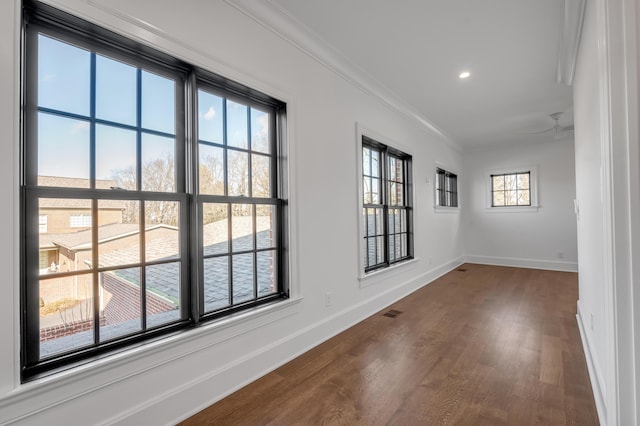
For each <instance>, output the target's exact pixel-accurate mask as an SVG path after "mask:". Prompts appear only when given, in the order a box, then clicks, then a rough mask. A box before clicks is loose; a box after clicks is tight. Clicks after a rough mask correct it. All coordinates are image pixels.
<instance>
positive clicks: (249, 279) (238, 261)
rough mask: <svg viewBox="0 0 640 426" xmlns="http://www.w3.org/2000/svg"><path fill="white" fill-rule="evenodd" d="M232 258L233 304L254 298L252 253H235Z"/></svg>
mask: <svg viewBox="0 0 640 426" xmlns="http://www.w3.org/2000/svg"><path fill="white" fill-rule="evenodd" d="M232 259H233V304H234V305H237V304H238V303H242V302H246V301H247V300H251V299H253V298H254V292H253V253H246V254H237V255H234V256H232Z"/></svg>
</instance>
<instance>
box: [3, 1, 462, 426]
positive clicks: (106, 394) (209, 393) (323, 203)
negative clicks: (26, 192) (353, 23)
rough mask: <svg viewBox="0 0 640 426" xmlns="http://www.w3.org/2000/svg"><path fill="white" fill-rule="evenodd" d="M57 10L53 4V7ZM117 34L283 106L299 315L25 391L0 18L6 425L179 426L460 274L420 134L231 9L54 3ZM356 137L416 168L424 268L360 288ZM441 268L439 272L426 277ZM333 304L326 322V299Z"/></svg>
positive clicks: (264, 314) (254, 318) (442, 148)
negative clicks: (374, 138) (384, 143)
mask: <svg viewBox="0 0 640 426" xmlns="http://www.w3.org/2000/svg"><path fill="white" fill-rule="evenodd" d="M51 1H52V2H54V1H53V0H51ZM54 3H55V4H57V5H59V6H60V7H62V8H64V9H67V10H70V11H73V12H74V13H76V14H78V15H80V16H82V17H85V18H87V19H89V20H91V21H94V22H96V23H99V24H101V25H103V26H106V27H108V28H110V29H112V30H115V31H117V32H119V33H121V34H125V35H127V36H130V37H134V38H139V39H142V40H143V41H144V42H145V43H149V44H152V45H154V46H156V47H158V48H160V49H161V50H163V51H166V52H169V53H171V54H174V55H176V56H179V57H181V58H183V59H185V60H187V61H189V62H191V63H194V64H197V65H200V66H203V67H204V68H207V69H209V70H211V71H214V72H217V73H219V74H222V75H224V76H226V77H229V78H232V79H235V80H237V81H240V82H242V83H245V84H247V85H249V86H251V87H255V88H257V89H259V90H262V91H264V92H267V93H269V94H271V95H273V96H275V97H278V98H280V99H282V100H284V101H286V102H287V104H288V112H289V123H288V124H289V144H290V170H289V173H290V176H289V178H290V182H291V194H290V206H291V213H292V214H291V224H290V225H291V242H290V248H291V250H290V252H291V263H292V282H291V285H292V293H293V296H294V297H293V300H292V301H290V302H289V303H283V304H280V305H278V306H277V307H275V308H266V309H259V310H258V311H257V312H252V313H248V314H243V315H239V316H238V317H237V318H232V319H228V320H223V321H220V322H219V323H216V324H211V325H209V326H206V327H201V328H199V329H198V330H195V331H192V332H188V333H184V334H182V335H180V336H177V337H172V338H167V339H163V340H161V341H159V342H153V343H149V344H146V345H143V346H141V347H139V348H136V349H132V350H129V351H125V352H122V353H119V354H116V355H114V356H110V357H106V358H104V359H102V360H99V361H95V362H93V363H89V364H85V365H83V366H81V367H78V368H76V369H73V370H69V371H67V372H64V373H61V374H57V375H55V376H51V377H48V378H45V379H41V380H37V381H34V382H31V383H28V384H24V385H22V384H20V383H19V375H18V371H19V350H20V348H19V297H18V294H19V274H18V262H19V258H18V255H17V251H18V247H19V244H18V239H17V231H16V230H17V229H18V223H19V222H18V198H17V194H18V192H17V182H18V172H19V168H18V164H19V160H18V158H19V157H18V144H19V133H18V126H17V123H18V111H19V97H18V91H19V87H20V86H19V67H18V63H19V62H18V59H19V56H18V51H19V21H18V13H19V1H18V0H10V1H9V0H7V1H3V2H0V54H1V55H2V56H1V58H2V60H0V128H2V129H3V139H2V143H1V144H0V175H1V177H2V179H0V196H2V198H3V199H4V200H11V201H12V202H11V203H10V207H11V208H9V209H0V229H1V230H2V233H1V236H2V239H3V241H5V244H3V245H2V248H0V270H2V271H3V275H4V280H3V283H2V286H3V297H2V298H0V341H1V342H3V344H2V345H1V346H0V424H3V423H4V422H10V421H15V420H21V423H23V424H52V425H53V424H69V423H72V422H75V421H78V419H82V420H81V422H82V423H83V424H94V423H104V422H109V423H111V422H115V423H121V424H164V423H173V422H174V421H176V420H178V419H180V418H183V417H185V416H187V415H189V414H191V413H194V412H195V411H197V410H198V409H200V408H204V407H205V406H207V405H209V404H211V403H212V402H214V401H215V400H217V399H219V398H221V397H222V396H224V395H226V394H228V393H230V392H232V391H233V390H236V389H238V388H239V387H241V386H242V385H244V384H246V383H248V382H249V381H251V380H253V379H255V378H257V377H259V376H260V375H262V374H264V373H265V372H267V371H269V370H271V369H273V368H275V367H276V366H278V365H279V364H281V363H283V362H285V361H287V360H289V359H291V358H293V357H295V356H296V355H298V354H300V353H302V352H304V351H306V350H307V349H309V348H310V347H312V346H314V345H316V344H318V343H320V342H321V341H323V340H325V339H327V338H328V337H330V336H332V335H334V334H336V333H338V332H339V331H341V330H343V329H345V328H347V327H349V326H351V325H353V324H354V323H356V322H357V321H359V320H361V319H363V318H365V317H366V316H368V315H370V314H372V313H374V312H375V311H377V310H379V309H382V308H383V307H385V306H387V305H388V304H390V303H392V302H393V301H395V300H397V299H398V298H400V297H402V296H404V295H406V294H408V293H409V292H411V291H413V290H415V289H417V288H419V287H421V286H422V285H424V284H425V283H427V282H429V281H431V280H432V279H434V278H435V277H436V276H438V275H439V274H442V273H444V272H446V271H448V270H450V269H452V268H453V267H455V266H457V265H458V264H459V262H460V260H461V256H462V239H461V233H460V228H461V224H460V215H455V214H454V215H436V214H434V212H433V208H432V205H433V192H432V191H433V188H432V187H431V185H430V184H427V183H426V182H425V177H426V176H432V173H433V167H434V164H435V162H436V161H441V162H443V163H445V164H449V165H451V167H454V168H456V169H461V166H462V164H461V157H460V154H459V153H458V152H457V151H456V150H455V149H453V148H452V147H451V146H450V145H448V144H447V143H445V142H443V141H442V140H441V139H439V137H437V136H435V135H434V134H433V133H430V132H429V131H427V130H426V127H424V126H423V125H421V124H419V123H418V122H417V121H415V120H414V119H412V118H409V117H408V116H406V115H403V114H401V113H399V112H398V110H397V109H394V108H392V107H390V106H389V105H388V104H386V103H384V102H382V101H381V100H380V99H379V98H378V97H375V96H372V95H371V94H370V93H367V92H365V91H364V90H363V89H362V88H360V87H358V86H356V85H354V84H352V83H350V82H349V81H348V79H346V78H344V76H339V75H337V74H336V73H334V72H333V71H332V70H331V69H329V68H328V67H326V66H324V65H322V64H320V63H319V62H318V61H317V60H315V59H313V58H312V57H310V56H308V55H307V54H305V53H302V52H301V51H300V50H298V49H296V48H294V47H293V46H292V45H291V44H290V43H289V42H287V41H285V40H283V39H281V38H279V37H277V36H276V35H274V34H273V33H272V32H270V31H268V30H267V29H265V28H264V27H263V26H261V25H259V24H258V23H256V21H254V20H253V19H251V18H249V17H247V16H245V15H243V14H242V13H240V12H239V11H238V10H237V9H235V8H233V7H231V6H230V4H229V3H226V2H222V1H215V2H206V1H199V2H190V3H189V5H188V6H186V5H185V3H184V2H175V1H172V0H162V1H157V0H139V1H135V2H132V1H130V0H113V1H108V2H107V1H91V2H89V1H86V0H55V2H54ZM356 123H361V124H362V125H364V126H365V127H368V128H371V129H374V130H375V131H376V132H378V133H380V134H382V135H385V136H386V137H387V138H388V139H390V140H393V141H397V144H398V145H399V146H398V147H399V148H401V149H405V150H406V151H408V152H410V153H411V154H413V158H414V169H415V212H416V214H415V246H416V249H415V255H416V258H417V259H418V260H417V261H415V262H413V263H411V264H410V265H405V266H401V267H398V268H396V269H394V270H393V271H388V272H386V273H382V274H381V275H378V277H377V278H376V279H374V280H369V281H370V282H368V283H367V284H370V285H367V286H361V285H360V282H359V281H358V278H357V277H358V268H357V265H358V244H359V238H358V227H357V218H358V215H359V214H360V209H359V208H358V200H357V186H356V185H357V182H358V180H359V179H358V178H357V176H356V173H355V170H356V164H355V161H356V140H355V139H356ZM436 243H437V244H436ZM429 260H431V264H430V262H429ZM326 292H332V293H333V304H332V306H330V307H325V304H324V300H325V298H324V295H325V293H326Z"/></svg>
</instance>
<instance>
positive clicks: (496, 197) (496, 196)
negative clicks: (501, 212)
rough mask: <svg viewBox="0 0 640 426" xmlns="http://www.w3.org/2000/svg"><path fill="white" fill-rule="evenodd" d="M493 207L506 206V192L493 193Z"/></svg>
mask: <svg viewBox="0 0 640 426" xmlns="http://www.w3.org/2000/svg"><path fill="white" fill-rule="evenodd" d="M493 205H494V206H504V191H498V192H494V193H493Z"/></svg>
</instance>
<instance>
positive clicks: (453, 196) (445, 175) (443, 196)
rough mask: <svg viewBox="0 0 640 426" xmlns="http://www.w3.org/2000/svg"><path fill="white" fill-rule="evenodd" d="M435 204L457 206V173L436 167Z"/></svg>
mask: <svg viewBox="0 0 640 426" xmlns="http://www.w3.org/2000/svg"><path fill="white" fill-rule="evenodd" d="M436 206H440V207H458V175H456V174H455V173H451V172H449V171H447V170H445V169H442V168H440V167H437V168H436Z"/></svg>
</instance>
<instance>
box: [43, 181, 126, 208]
mask: <svg viewBox="0 0 640 426" xmlns="http://www.w3.org/2000/svg"><path fill="white" fill-rule="evenodd" d="M38 186H53V187H62V188H89V180H88V179H81V178H68V177H60V176H38ZM116 186H117V184H116V181H114V180H103V179H96V188H97V189H114V188H116ZM39 203H40V208H41V209H43V208H45V209H46V208H48V209H53V208H56V209H91V200H79V199H75V198H41V199H40V200H39ZM99 205H100V210H108V209H117V210H124V208H125V207H126V201H125V200H100V203H99Z"/></svg>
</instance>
